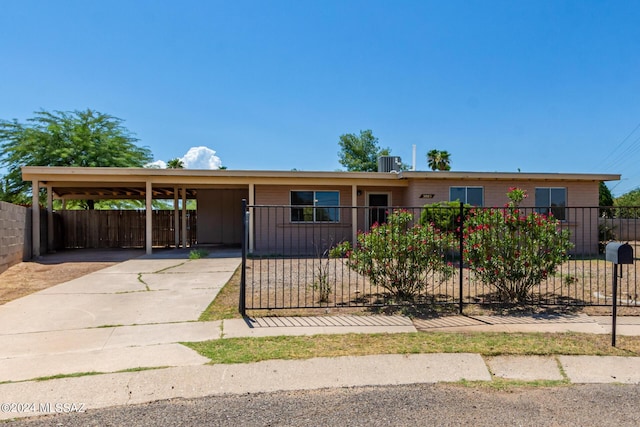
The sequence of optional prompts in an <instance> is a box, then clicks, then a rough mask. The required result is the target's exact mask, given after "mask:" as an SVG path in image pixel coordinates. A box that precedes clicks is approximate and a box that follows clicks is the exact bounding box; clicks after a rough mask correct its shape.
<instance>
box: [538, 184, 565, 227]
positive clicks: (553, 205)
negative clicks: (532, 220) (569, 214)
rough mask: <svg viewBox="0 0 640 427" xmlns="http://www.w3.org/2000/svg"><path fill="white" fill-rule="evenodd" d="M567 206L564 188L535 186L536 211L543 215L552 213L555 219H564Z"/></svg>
mask: <svg viewBox="0 0 640 427" xmlns="http://www.w3.org/2000/svg"><path fill="white" fill-rule="evenodd" d="M566 207H567V189H566V188H553V187H551V188H546V187H543V188H536V211H537V212H538V213H541V214H543V215H549V214H553V216H554V217H555V218H556V219H560V220H565V219H567V218H566V213H565V208H566Z"/></svg>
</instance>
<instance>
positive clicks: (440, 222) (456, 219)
mask: <svg viewBox="0 0 640 427" xmlns="http://www.w3.org/2000/svg"><path fill="white" fill-rule="evenodd" d="M470 210H471V205H467V204H465V205H464V206H463V215H468V213H469V211H470ZM420 224H421V225H423V226H424V225H427V224H433V225H434V226H435V227H436V228H438V229H440V230H444V231H448V232H451V231H455V230H457V229H458V228H459V227H460V202H455V201H454V202H436V203H431V204H427V205H424V206H423V208H422V212H421V213H420Z"/></svg>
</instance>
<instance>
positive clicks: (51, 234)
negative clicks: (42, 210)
mask: <svg viewBox="0 0 640 427" xmlns="http://www.w3.org/2000/svg"><path fill="white" fill-rule="evenodd" d="M53 240H54V232H53V187H51V186H50V185H47V251H48V252H53V246H54V242H53Z"/></svg>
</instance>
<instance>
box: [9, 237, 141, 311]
mask: <svg viewBox="0 0 640 427" xmlns="http://www.w3.org/2000/svg"><path fill="white" fill-rule="evenodd" d="M142 254H144V251H142V250H136V249H134V250H131V249H122V250H117V249H113V250H91V249H76V250H69V251H61V252H57V253H55V254H47V255H44V256H42V257H40V258H39V259H38V260H34V261H29V262H21V263H19V264H16V265H14V266H12V267H10V268H9V269H8V270H5V271H4V272H2V273H0V305H2V304H5V303H7V302H9V301H13V300H15V299H18V298H21V297H23V296H26V295H29V294H32V293H34V292H38V291H41V290H43V289H47V288H49V287H51V286H55V285H58V284H60V283H64V282H68V281H69V280H73V279H75V278H77V277H81V276H84V275H86V274H89V273H93V272H94V271H98V270H101V269H103V268H106V267H109V266H112V265H115V264H117V263H119V262H122V261H126V260H127V259H131V258H135V257H137V256H140V255H142Z"/></svg>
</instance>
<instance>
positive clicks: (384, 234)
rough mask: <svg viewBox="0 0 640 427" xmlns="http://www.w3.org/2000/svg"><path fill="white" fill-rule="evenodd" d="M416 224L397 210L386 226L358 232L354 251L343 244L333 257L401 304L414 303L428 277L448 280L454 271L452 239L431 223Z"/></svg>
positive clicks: (346, 244)
mask: <svg viewBox="0 0 640 427" xmlns="http://www.w3.org/2000/svg"><path fill="white" fill-rule="evenodd" d="M413 221H414V218H413V214H411V212H408V211H406V210H396V211H394V212H392V213H391V214H389V216H388V217H387V222H386V223H384V224H380V225H374V226H373V227H371V230H370V231H369V232H366V233H362V232H361V233H359V234H358V237H357V240H358V243H357V246H356V247H355V248H353V249H352V248H351V245H350V244H349V242H343V243H341V244H340V245H339V246H338V247H337V248H335V249H334V250H333V251H332V252H331V255H332V256H337V255H339V254H344V255H345V256H346V257H347V263H348V265H349V267H351V268H353V269H354V270H356V271H357V272H358V273H360V274H362V275H364V276H366V277H368V278H369V280H370V282H371V284H372V285H373V286H379V287H381V288H383V289H385V290H387V291H388V292H389V293H390V294H391V295H392V296H393V297H394V298H395V299H396V300H398V301H412V300H414V299H415V297H416V296H418V295H419V293H420V291H422V290H423V289H424V287H425V286H426V282H427V278H428V277H430V276H431V275H434V276H437V277H438V278H439V279H440V280H446V279H447V278H449V277H451V275H452V274H453V271H454V269H453V267H452V266H451V265H450V264H449V263H447V262H446V259H445V253H446V251H447V249H448V248H450V247H452V246H453V244H454V243H453V240H454V239H453V236H452V235H451V234H450V233H441V232H439V230H437V229H436V228H435V227H434V226H433V225H432V224H430V223H428V224H425V225H420V224H417V225H412V224H413ZM436 273H437V274H436Z"/></svg>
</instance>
